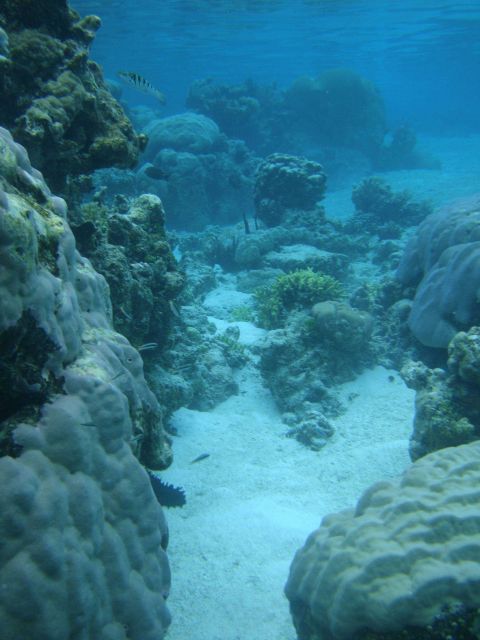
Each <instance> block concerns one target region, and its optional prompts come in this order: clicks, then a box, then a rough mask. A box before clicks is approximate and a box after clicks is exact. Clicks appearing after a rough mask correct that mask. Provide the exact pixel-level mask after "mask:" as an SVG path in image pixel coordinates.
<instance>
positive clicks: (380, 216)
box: [352, 176, 432, 238]
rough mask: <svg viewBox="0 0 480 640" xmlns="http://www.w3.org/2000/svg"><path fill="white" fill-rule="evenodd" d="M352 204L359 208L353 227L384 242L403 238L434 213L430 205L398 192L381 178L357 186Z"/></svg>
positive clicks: (368, 180)
mask: <svg viewBox="0 0 480 640" xmlns="http://www.w3.org/2000/svg"><path fill="white" fill-rule="evenodd" d="M352 201H353V204H354V205H355V216H354V220H353V221H352V224H353V225H357V226H359V227H361V228H363V229H369V230H371V231H372V232H373V233H377V234H378V235H379V236H380V237H381V238H396V237H399V236H400V235H401V232H402V231H403V229H404V228H405V227H408V226H411V225H415V224H418V223H419V222H421V221H422V220H423V219H424V218H426V216H427V215H428V214H430V213H431V212H432V211H431V207H430V205H429V204H428V203H427V202H416V201H414V200H412V195H411V194H410V193H409V192H408V191H398V192H394V191H393V190H392V188H391V187H390V186H389V185H388V184H387V182H386V181H385V180H383V178H379V177H378V176H372V177H370V178H365V179H364V180H362V182H360V183H359V184H357V185H356V186H355V187H354V189H353V191H352Z"/></svg>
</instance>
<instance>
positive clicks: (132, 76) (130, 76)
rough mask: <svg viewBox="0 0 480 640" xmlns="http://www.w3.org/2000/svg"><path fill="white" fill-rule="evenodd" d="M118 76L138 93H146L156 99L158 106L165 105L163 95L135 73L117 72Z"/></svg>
mask: <svg viewBox="0 0 480 640" xmlns="http://www.w3.org/2000/svg"><path fill="white" fill-rule="evenodd" d="M118 75H119V77H120V78H121V79H122V80H124V81H125V82H126V83H127V84H129V85H130V86H131V87H133V88H134V89H138V90H139V91H143V92H144V93H148V94H149V95H151V96H153V97H154V98H156V99H157V100H158V101H159V102H160V104H165V102H166V100H165V96H164V95H163V93H162V92H161V91H159V90H158V89H156V88H155V87H154V86H153V85H152V84H150V82H149V81H148V80H146V79H145V78H144V77H143V76H141V75H139V74H138V73H135V71H119V72H118Z"/></svg>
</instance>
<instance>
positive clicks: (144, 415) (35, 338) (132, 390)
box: [0, 3, 171, 640]
mask: <svg viewBox="0 0 480 640" xmlns="http://www.w3.org/2000/svg"><path fill="white" fill-rule="evenodd" d="M39 4H40V5H42V3H39ZM0 159H1V161H0V209H1V211H0V214H1V215H0V247H1V249H0V270H1V272H2V279H1V299H2V305H1V310H0V349H1V353H0V360H1V362H2V366H1V380H2V389H3V391H2V393H5V389H11V390H12V392H11V399H8V398H7V401H6V402H5V404H3V403H2V407H3V412H2V416H1V418H2V422H1V423H0V447H1V448H0V482H1V485H2V491H1V495H0V502H1V504H0V530H1V537H2V546H1V549H0V564H1V566H2V598H1V602H0V619H1V621H2V625H1V626H2V638H4V639H5V640H17V639H18V638H66V637H77V636H80V635H82V636H85V634H86V635H88V636H89V637H96V638H112V640H113V639H118V640H125V639H126V638H127V637H128V638H131V639H132V640H140V639H142V640H153V639H158V638H163V637H164V633H165V631H166V628H167V627H168V624H169V621H170V615H169V612H168V610H167V608H166V604H165V600H166V598H167V596H168V591H169V585H170V572H169V567H168V561H167V557H166V555H165V552H164V549H165V548H166V546H167V542H168V531H167V527H166V523H165V520H164V517H163V515H162V511H161V509H160V506H159V505H158V503H157V501H156V499H155V497H154V494H153V491H152V488H151V485H150V481H149V478H148V475H147V473H146V471H145V469H144V468H142V465H141V464H140V463H139V461H138V460H137V458H136V457H138V458H140V459H141V460H142V461H143V462H144V464H146V465H147V466H151V467H157V468H161V467H165V466H167V465H168V464H169V462H170V459H171V454H170V451H169V447H168V442H167V440H166V437H165V434H164V432H163V428H162V422H161V413H160V407H159V405H158V402H157V400H156V399H155V396H154V395H153V393H152V392H151V390H150V389H149V387H148V386H147V384H146V382H145V378H144V376H143V363H142V359H141V357H140V354H139V353H138V351H136V350H135V349H134V348H133V347H132V346H131V344H130V343H129V342H128V340H127V339H126V338H124V337H123V336H121V335H120V334H118V333H116V332H115V331H114V330H113V329H112V324H111V320H112V314H111V305H110V299H109V293H108V286H107V284H106V282H105V280H104V278H103V277H102V276H100V275H99V274H98V273H96V272H95V271H94V270H93V268H92V266H91V264H90V262H89V261H88V260H87V259H85V258H83V257H81V256H80V254H79V253H78V252H77V251H76V248H75V241H74V237H73V234H72V232H71V230H70V228H69V226H68V223H67V221H66V214H67V207H66V204H65V201H64V200H62V199H61V198H58V197H56V196H52V194H51V193H50V191H49V189H48V187H47V186H46V184H45V182H44V181H43V178H42V176H41V174H40V173H39V172H38V171H37V170H35V169H33V168H32V167H31V165H30V162H29V159H28V155H27V153H26V151H25V149H24V148H23V147H21V146H20V145H18V144H16V143H15V142H14V140H13V138H12V137H11V136H10V134H9V133H8V131H6V130H5V129H0ZM4 399H5V398H2V400H4Z"/></svg>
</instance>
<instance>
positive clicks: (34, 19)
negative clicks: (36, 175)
mask: <svg viewBox="0 0 480 640" xmlns="http://www.w3.org/2000/svg"><path fill="white" fill-rule="evenodd" d="M99 26H100V19H99V18H97V17H96V16H87V17H85V18H83V19H80V16H79V15H78V14H77V13H76V12H75V11H73V10H72V9H70V8H69V7H68V5H67V2H66V0H42V1H41V2H32V1H30V0H27V1H25V2H15V1H14V0H7V1H6V2H3V3H2V5H1V7H0V27H1V28H2V29H3V30H4V33H5V35H6V37H7V38H8V54H7V55H6V56H5V57H4V60H3V61H1V64H0V87H1V91H2V101H1V103H0V124H1V125H3V126H5V127H7V128H9V129H11V130H12V132H13V134H14V136H15V139H16V140H18V141H19V142H21V143H22V144H23V145H24V146H25V147H26V148H27V150H28V153H29V154H30V158H31V160H32V162H33V164H34V166H36V167H37V168H38V169H39V170H41V171H42V172H43V174H44V175H45V177H46V179H47V180H48V182H49V184H50V185H51V186H52V188H55V189H62V188H63V187H64V184H65V180H66V177H67V176H68V175H77V174H80V173H88V172H89V171H92V170H94V169H97V168H100V167H107V166H118V167H131V166H134V165H135V164H136V162H137V159H138V155H139V152H140V150H141V149H142V148H143V146H144V144H145V142H146V140H145V139H144V138H143V137H139V136H137V135H136V134H135V132H134V130H133V127H132V125H131V123H130V121H129V120H128V118H127V117H126V115H125V113H124V111H123V109H122V107H121V106H120V104H119V103H118V102H117V101H116V100H115V98H114V97H113V96H112V95H111V93H110V91H109V90H108V88H107V86H106V84H105V82H104V80H103V76H102V71H101V69H100V67H99V66H98V65H97V64H96V63H95V62H93V61H92V60H90V59H89V55H88V53H89V51H88V48H89V45H90V44H91V42H92V41H93V39H94V37H95V32H96V31H97V29H98V28H99Z"/></svg>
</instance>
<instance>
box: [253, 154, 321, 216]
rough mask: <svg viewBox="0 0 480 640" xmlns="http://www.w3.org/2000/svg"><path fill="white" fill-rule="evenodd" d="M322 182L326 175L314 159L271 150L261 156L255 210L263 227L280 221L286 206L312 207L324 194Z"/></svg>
mask: <svg viewBox="0 0 480 640" xmlns="http://www.w3.org/2000/svg"><path fill="white" fill-rule="evenodd" d="M326 183H327V176H326V175H325V173H324V172H323V168H322V166H321V165H320V164H318V162H313V161H312V160H307V159H306V158H302V157H298V156H291V155H287V154H283V153H273V154H272V155H270V156H268V157H267V158H265V160H264V161H263V162H262V164H261V165H260V166H259V168H258V171H257V178H256V181H255V194H254V201H255V209H256V214H257V216H258V217H259V218H260V219H261V220H262V221H263V222H264V223H265V224H266V225H267V227H274V226H276V225H278V224H281V223H282V222H283V221H284V218H285V214H286V213H287V211H288V210H289V209H300V210H302V211H309V210H312V209H314V208H315V205H316V203H317V202H319V201H320V200H322V198H323V197H324V194H325V189H326ZM320 211H321V210H320Z"/></svg>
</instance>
